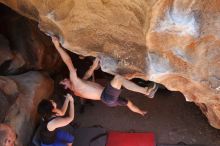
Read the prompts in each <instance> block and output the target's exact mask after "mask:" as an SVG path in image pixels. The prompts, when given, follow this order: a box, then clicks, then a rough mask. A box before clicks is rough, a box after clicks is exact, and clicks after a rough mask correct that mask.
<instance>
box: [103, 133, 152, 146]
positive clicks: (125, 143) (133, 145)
mask: <svg viewBox="0 0 220 146" xmlns="http://www.w3.org/2000/svg"><path fill="white" fill-rule="evenodd" d="M106 146H155V138H154V134H153V133H151V132H149V133H126V132H109V134H108V139H107V145H106Z"/></svg>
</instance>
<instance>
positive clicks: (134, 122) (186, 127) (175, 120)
mask: <svg viewBox="0 0 220 146" xmlns="http://www.w3.org/2000/svg"><path fill="white" fill-rule="evenodd" d="M122 95H123V96H124V97H126V98H129V99H131V100H132V101H133V102H134V103H135V104H136V105H138V106H139V107H140V108H142V109H145V110H147V111H148V115H147V116H145V117H142V116H140V115H138V114H135V113H132V112H131V111H129V110H128V109H127V108H126V107H116V108H110V107H107V106H105V105H104V104H103V103H101V102H100V101H93V103H94V106H91V105H88V106H86V109H85V112H84V113H83V114H78V115H77V116H76V121H77V122H78V123H80V125H81V126H85V127H87V126H93V125H102V126H103V127H104V128H106V129H107V130H118V131H130V130H135V131H137V132H143V131H146V132H147V131H151V132H154V133H155V135H156V143H157V144H176V143H178V142H184V143H187V144H206V145H207V146H209V145H220V130H217V129H215V128H213V127H211V126H210V125H209V123H208V121H207V119H206V117H205V116H204V115H203V114H202V112H201V111H200V110H199V108H198V107H197V106H196V105H195V104H193V103H189V102H186V101H185V99H184V96H183V95H182V94H181V93H179V92H170V91H168V90H165V89H160V90H158V92H157V93H156V96H155V98H154V99H149V98H147V97H146V96H144V95H142V94H139V93H134V92H131V91H128V90H123V92H122Z"/></svg>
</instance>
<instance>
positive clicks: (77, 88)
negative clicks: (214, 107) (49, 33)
mask: <svg viewBox="0 0 220 146" xmlns="http://www.w3.org/2000/svg"><path fill="white" fill-rule="evenodd" d="M52 42H53V43H54V45H55V48H56V49H57V51H58V52H59V54H60V56H61V58H62V60H63V61H64V63H65V64H66V65H67V68H68V69H69V72H70V75H69V79H64V80H62V81H61V82H60V84H62V85H64V88H65V89H70V90H71V91H73V92H74V94H75V95H76V96H80V97H82V98H85V99H91V100H101V101H102V102H103V103H104V104H106V105H107V106H109V107H115V106H127V107H128V108H129V109H130V110H131V111H133V112H135V113H138V114H140V115H142V116H144V115H145V114H146V113H147V112H146V111H144V110H141V109H139V108H138V107H137V106H135V105H134V104H133V103H132V102H131V101H130V100H128V99H125V98H122V97H121V96H120V94H121V87H122V86H123V87H125V88H126V89H128V90H131V91H134V92H139V93H142V94H144V95H147V96H148V97H150V98H153V97H154V94H155V92H156V91H157V89H158V86H157V85H156V84H155V83H154V86H153V87H152V88H148V87H141V86H138V85H136V84H135V83H133V82H131V81H129V79H132V78H133V76H125V77H123V76H121V75H115V76H114V78H113V79H112V80H111V81H110V83H109V84H108V85H107V86H106V87H103V86H101V85H100V84H98V83H95V82H91V81H87V80H83V79H80V78H79V77H78V76H77V73H76V68H75V67H74V65H73V62H72V60H71V58H70V56H69V55H68V54H67V52H65V51H64V50H63V48H62V47H61V46H60V43H59V40H58V39H57V38H56V37H54V36H53V37H52ZM98 65H99V59H98V58H96V59H95V60H94V62H93V65H91V67H90V69H89V70H88V71H87V72H86V76H91V75H92V74H93V72H94V70H95V69H96V68H97V67H98Z"/></svg>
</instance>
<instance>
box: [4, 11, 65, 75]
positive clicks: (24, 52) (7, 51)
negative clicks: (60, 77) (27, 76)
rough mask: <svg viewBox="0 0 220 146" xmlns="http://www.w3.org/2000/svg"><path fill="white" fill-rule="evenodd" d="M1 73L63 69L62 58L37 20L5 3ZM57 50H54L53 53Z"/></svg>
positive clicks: (52, 71)
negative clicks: (25, 15)
mask: <svg viewBox="0 0 220 146" xmlns="http://www.w3.org/2000/svg"><path fill="white" fill-rule="evenodd" d="M0 34H1V35H0V70H1V71H0V74H1V75H8V74H19V73H23V72H26V71H29V70H45V71H49V72H51V73H54V72H55V71H57V70H59V69H60V68H59V66H61V63H62V60H61V59H60V57H59V55H58V53H56V52H55V48H54V46H53V44H52V43H51V41H50V38H49V37H47V36H45V35H44V34H43V33H42V32H41V31H40V30H39V29H38V28H37V23H36V22H33V21H31V20H29V19H27V18H25V17H22V16H20V15H18V14H16V13H15V12H13V11H11V10H9V9H7V8H6V7H1V13H0ZM52 52H53V53H52Z"/></svg>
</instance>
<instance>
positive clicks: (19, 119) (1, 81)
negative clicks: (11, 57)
mask: <svg viewBox="0 0 220 146" xmlns="http://www.w3.org/2000/svg"><path fill="white" fill-rule="evenodd" d="M53 87H54V86H53V80H52V79H51V78H50V77H49V76H48V75H47V74H45V73H40V72H33V71H31V72H27V73H24V74H22V75H17V76H7V77H6V76H0V101H1V102H0V103H1V106H0V111H1V115H0V116H1V122H3V123H5V124H7V125H9V126H10V127H11V128H12V129H13V130H14V131H15V133H16V134H17V140H16V145H17V146H26V145H29V142H30V140H31V137H32V136H33V131H34V130H35V128H36V125H37V123H39V119H38V114H37V105H38V103H39V102H40V101H41V100H42V99H45V98H49V97H50V96H51V94H52V92H53ZM3 102H4V103H3ZM2 111H4V113H3V114H2ZM0 136H2V135H1V134H0Z"/></svg>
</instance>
